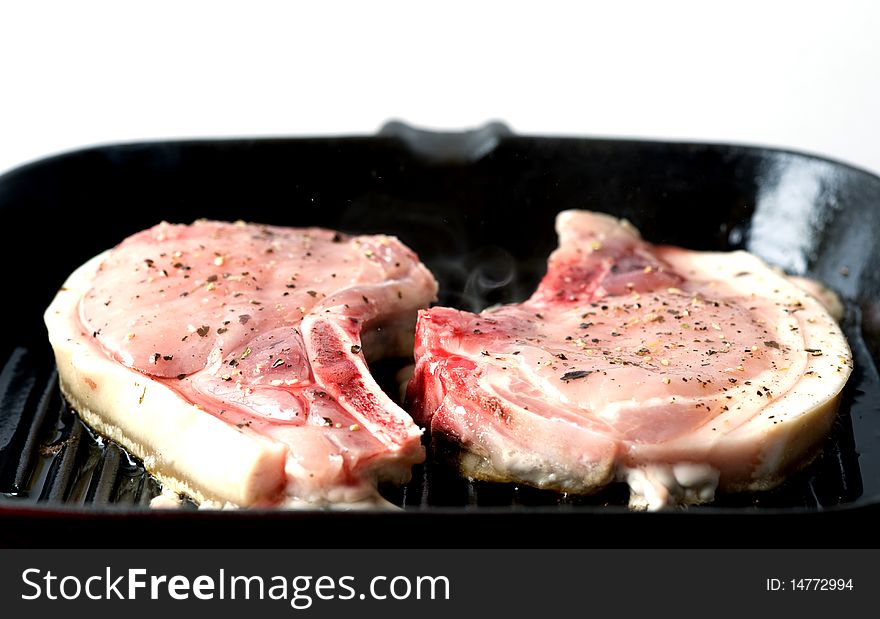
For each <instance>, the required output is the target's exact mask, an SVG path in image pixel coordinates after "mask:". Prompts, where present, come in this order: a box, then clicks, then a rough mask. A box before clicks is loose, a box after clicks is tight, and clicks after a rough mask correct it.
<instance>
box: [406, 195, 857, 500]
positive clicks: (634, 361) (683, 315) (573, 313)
mask: <svg viewBox="0 0 880 619" xmlns="http://www.w3.org/2000/svg"><path fill="white" fill-rule="evenodd" d="M556 227H557V231H558V234H559V237H560V247H559V248H558V249H557V250H556V251H555V252H554V253H553V254H552V255H551V257H550V260H549V265H548V271H547V275H546V276H545V277H544V279H543V281H542V282H541V284H540V286H539V288H538V290H537V291H536V292H535V293H534V294H533V295H532V297H531V298H530V299H529V300H527V301H526V302H525V303H522V304H518V305H507V306H502V307H496V308H492V309H488V310H486V311H484V312H482V313H480V314H472V313H469V312H462V311H458V310H455V309H450V308H444V307H435V308H432V309H430V310H427V311H422V312H421V313H420V316H419V321H418V325H417V332H416V350H415V353H416V368H415V374H414V377H413V379H412V381H411V382H410V385H409V389H408V393H409V396H408V397H409V400H410V403H411V405H412V410H413V411H414V414H415V415H416V416H417V419H419V420H421V421H422V422H424V424H425V425H430V431H431V434H432V438H433V440H434V441H435V442H436V441H437V440H440V441H442V442H444V443H446V444H447V447H448V446H449V445H451V446H452V447H453V449H452V450H451V451H453V452H454V453H455V452H457V453H458V455H459V459H458V464H459V466H460V468H461V471H462V473H463V474H465V475H467V476H469V477H471V478H476V479H483V480H494V481H510V482H517V483H523V484H528V485H533V486H536V487H539V488H545V489H552V490H556V491H559V492H567V493H578V494H585V493H592V492H595V491H597V490H599V489H601V488H602V487H604V486H606V485H607V484H609V483H611V482H612V481H614V480H620V479H625V480H627V481H628V482H629V485H630V489H631V495H630V496H631V501H630V503H631V505H632V506H635V507H650V508H658V507H660V506H663V505H666V504H671V503H699V502H706V501H710V500H712V498H713V496H714V492H715V489H716V486H717V487H720V489H721V490H723V491H730V492H733V491H746V490H759V489H766V488H770V487H772V486H774V485H776V484H778V483H780V482H781V481H782V480H783V479H785V477H786V476H787V475H789V474H790V473H792V472H793V471H795V470H797V469H798V468H800V467H802V466H804V465H805V464H806V463H808V462H809V461H810V460H811V459H812V458H813V457H814V456H815V454H816V453H817V450H818V449H819V447H820V445H821V443H822V440H823V438H824V437H825V436H826V433H827V432H828V430H829V428H830V426H831V423H832V421H833V420H834V418H835V414H836V409H837V404H838V400H839V396H840V391H841V388H842V387H843V385H844V383H845V382H846V380H847V378H848V377H849V375H850V372H851V368H852V360H851V354H850V350H849V347H848V345H847V343H846V340H845V339H844V336H843V334H842V333H841V331H840V329H839V328H838V326H837V324H836V322H835V321H834V320H833V319H832V318H831V316H829V314H828V313H827V312H826V311H825V309H823V307H822V306H821V305H820V303H819V302H818V301H817V300H816V299H814V298H813V297H812V296H810V295H809V294H808V293H806V292H805V291H804V290H803V289H802V288H800V287H798V286H796V285H794V284H792V283H791V282H789V281H788V280H787V279H786V278H785V277H784V276H782V275H780V274H778V273H777V272H775V271H774V270H771V269H770V268H768V266H767V265H766V264H764V263H763V262H762V261H761V260H759V259H758V258H756V257H755V256H752V255H750V254H747V253H745V252H733V253H705V252H694V251H687V250H684V249H679V248H674V247H654V246H651V245H649V244H648V243H646V242H644V241H643V240H641V239H640V237H639V234H638V232H637V231H636V230H635V229H634V228H633V227H632V226H631V225H630V224H628V223H627V222H625V221H620V220H617V219H614V218H611V217H609V216H607V215H601V214H597V213H589V212H583V211H566V212H563V213H561V214H560V215H559V216H558V219H557V224H556Z"/></svg>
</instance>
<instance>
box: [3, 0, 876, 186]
mask: <svg viewBox="0 0 880 619" xmlns="http://www.w3.org/2000/svg"><path fill="white" fill-rule="evenodd" d="M0 1H2V0H0ZM610 5H612V3H610V2H602V3H595V4H590V3H561V2H547V1H545V2H531V3H515V2H508V3H503V4H494V3H491V4H490V3H479V2H476V1H475V0H474V1H472V2H453V1H447V2H443V3H437V4H436V5H428V4H423V3H417V2H375V1H374V2H358V3H335V2H323V3H318V2H312V3H309V5H306V4H302V5H299V4H297V3H293V2H256V1H250V2H244V1H242V2H236V3H228V2H184V1H183V0H178V1H177V2H156V1H153V2H137V3H134V2H93V1H86V0H82V1H78V2H73V1H71V2H64V3H61V2H58V3H46V2H26V1H25V0H21V1H18V2H10V3H8V4H6V5H3V6H2V7H0V172H2V171H5V170H7V169H9V168H11V167H14V166H16V165H19V164H21V163H24V162H27V161H30V160H33V159H36V158H41V157H44V156H46V155H49V154H53V153H56V152H59V151H63V150H69V149H73V148H79V147H83V146H89V145H93V144H96V143H107V142H120V141H130V140H140V139H163V138H179V137H219V136H225V137H229V136H262V135H272V136H297V135H319V136H320V135H330V134H334V135H338V134H370V133H373V132H375V131H376V130H377V129H378V128H379V127H380V126H381V125H382V124H384V122H385V121H387V120H389V119H392V118H394V119H402V120H405V121H408V122H410V123H413V124H415V125H419V126H422V127H426V128H435V129H453V130H454V129H465V128H470V127H473V126H477V125H480V124H483V123H485V122H486V121H489V120H501V121H504V122H506V123H507V124H508V125H509V126H510V127H511V128H512V129H513V130H514V131H516V132H519V133H523V134H554V135H574V136H604V137H617V136H620V137H624V136H626V137H644V138H658V139H677V140H688V141H693V140H702V141H713V142H719V141H721V142H737V143H748V144H760V145H769V146H780V147H787V148H793V149H796V150H803V151H807V152H812V153H817V154H821V155H824V156H828V157H831V158H834V159H839V160H843V161H846V162H849V163H852V164H855V165H857V166H860V167H863V168H867V169H869V170H872V171H874V172H880V148H878V144H880V123H878V119H877V115H878V111H880V44H878V40H880V3H876V2H874V3H872V2H856V1H841V0H837V1H829V2H823V3H818V2H816V3H810V2H770V1H769V0H766V1H764V2H753V1H739V2H727V3H712V2H681V1H665V2H617V3H613V6H610Z"/></svg>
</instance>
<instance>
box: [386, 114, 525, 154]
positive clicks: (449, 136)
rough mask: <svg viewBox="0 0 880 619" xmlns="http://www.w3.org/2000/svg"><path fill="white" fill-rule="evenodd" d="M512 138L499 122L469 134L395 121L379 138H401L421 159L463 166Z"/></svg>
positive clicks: (390, 123) (509, 132)
mask: <svg viewBox="0 0 880 619" xmlns="http://www.w3.org/2000/svg"><path fill="white" fill-rule="evenodd" d="M509 135H513V132H512V131H511V130H510V128H509V127H508V126H507V125H505V124H504V123H502V122H499V121H491V122H488V123H486V124H485V125H483V126H482V127H478V128H476V129H469V130H466V131H429V130H426V129H419V128H416V127H413V126H412V125H409V124H407V123H405V122H402V121H399V120H391V121H388V122H387V123H385V125H384V126H383V127H382V128H381V129H380V130H379V136H381V137H390V138H397V139H399V140H400V141H402V142H403V143H404V144H405V145H406V148H407V149H408V150H410V151H411V152H412V153H413V154H414V155H416V156H418V157H419V158H421V159H423V160H425V161H428V162H430V163H435V164H445V165H450V164H452V165H456V164H458V165H463V164H468V163H473V162H474V161H477V160H479V159H482V158H483V157H485V156H486V155H488V154H489V153H490V152H492V151H493V150H494V149H495V147H496V146H498V143H499V142H500V140H501V138H503V137H505V136H509Z"/></svg>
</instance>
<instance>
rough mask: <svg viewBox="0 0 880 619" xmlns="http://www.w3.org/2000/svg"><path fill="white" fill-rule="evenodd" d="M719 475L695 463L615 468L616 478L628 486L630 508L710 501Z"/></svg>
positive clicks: (661, 507) (654, 507)
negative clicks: (616, 470)
mask: <svg viewBox="0 0 880 619" xmlns="http://www.w3.org/2000/svg"><path fill="white" fill-rule="evenodd" d="M719 475H720V473H719V471H718V469H716V468H714V467H712V466H709V465H708V464H700V463H695V462H680V463H678V464H647V465H644V466H639V467H633V468H629V467H620V469H619V470H618V479H620V480H622V481H625V482H626V483H627V484H628V485H629V489H630V496H629V505H630V507H631V508H633V509H647V510H648V511H657V510H660V509H663V508H666V507H672V506H676V505H699V504H701V503H709V502H711V501H712V500H713V499H714V498H715V490H716V489H717V487H718V479H719Z"/></svg>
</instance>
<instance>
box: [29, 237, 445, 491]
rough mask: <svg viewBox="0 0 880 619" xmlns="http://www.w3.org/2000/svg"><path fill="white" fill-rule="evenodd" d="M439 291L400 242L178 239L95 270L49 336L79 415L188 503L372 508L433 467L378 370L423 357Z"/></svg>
mask: <svg viewBox="0 0 880 619" xmlns="http://www.w3.org/2000/svg"><path fill="white" fill-rule="evenodd" d="M436 292H437V284H436V282H435V280H434V278H433V277H432V276H431V274H430V273H429V272H428V270H427V269H426V268H425V267H424V266H423V265H422V264H421V263H420V262H419V260H418V258H417V256H416V255H415V254H414V253H413V252H412V251H411V250H410V249H408V248H407V247H405V246H404V245H403V244H402V243H400V242H399V241H398V240H397V239H395V238H393V237H388V236H381V235H376V236H354V237H349V236H346V235H342V234H340V233H337V232H333V231H329V230H323V229H316V228H308V229H293V228H282V227H272V226H262V225H255V224H244V223H237V224H231V223H225V222H215V221H198V222H196V223H194V224H192V225H173V224H168V223H161V224H159V225H157V226H155V227H153V228H151V229H149V230H145V231H143V232H140V233H138V234H135V235H133V236H131V237H129V238H127V239H126V240H124V241H123V242H122V243H121V244H119V245H118V246H117V247H115V248H114V249H113V250H111V251H109V252H105V254H102V255H101V256H98V257H96V258H95V259H94V260H92V261H90V262H89V263H87V264H86V265H83V267H81V268H80V269H78V270H77V271H76V272H75V273H74V274H73V275H72V276H71V278H70V279H69V280H68V282H67V283H65V285H64V287H63V288H62V289H61V291H59V293H58V296H57V297H56V299H55V300H54V301H53V303H52V305H51V306H50V307H49V309H48V310H47V312H46V323H47V326H48V329H49V335H50V340H51V342H52V344H53V347H54V349H55V353H56V358H57V361H58V367H59V375H60V379H61V386H62V389H63V391H64V393H65V395H66V396H67V397H68V398H69V399H70V400H71V403H72V404H73V407H74V408H75V409H76V410H77V411H78V412H79V414H80V415H81V416H82V417H83V418H84V419H85V420H86V421H87V422H88V423H89V424H90V425H92V426H93V427H95V429H97V430H98V431H99V432H101V433H103V434H105V435H107V436H109V437H110V438H113V439H115V440H118V441H119V442H121V443H122V444H123V445H124V446H125V447H127V448H128V449H130V450H131V451H132V452H133V453H134V454H135V455H137V456H139V457H140V458H142V459H143V460H144V462H145V464H146V465H147V468H148V470H150V471H151V472H153V473H155V474H156V475H157V476H158V477H159V478H160V479H162V481H163V482H165V484H166V486H168V487H170V488H171V489H173V490H175V491H179V492H183V493H186V494H188V495H190V496H192V497H193V498H195V499H196V500H197V501H199V502H201V503H210V504H220V505H224V504H231V505H236V506H253V505H276V504H295V503H301V502H306V503H310V504H315V503H360V502H364V501H371V500H375V499H376V498H377V491H376V484H377V482H378V481H379V480H384V479H389V480H392V481H395V482H403V481H406V480H408V479H409V476H410V468H411V466H412V465H413V464H414V463H417V462H420V461H422V460H423V459H424V448H423V447H422V445H421V429H420V428H419V427H417V426H416V425H415V424H414V423H413V421H412V419H411V418H410V416H409V415H408V414H407V413H406V412H404V411H403V410H402V409H401V408H400V407H399V406H398V405H397V404H396V403H394V402H393V401H392V400H391V399H389V397H388V396H387V395H385V393H383V391H382V390H381V389H380V388H379V387H378V385H377V384H376V382H375V380H374V379H373V377H372V376H371V375H370V371H369V369H368V367H367V361H368V360H373V359H376V358H380V357H385V356H398V355H399V356H403V355H407V356H408V355H409V354H411V350H412V349H411V346H412V337H413V335H412V334H413V328H414V324H415V316H416V311H417V309H418V308H422V307H426V306H427V305H428V304H429V303H430V302H431V301H432V300H433V299H434V298H435V295H436Z"/></svg>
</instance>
